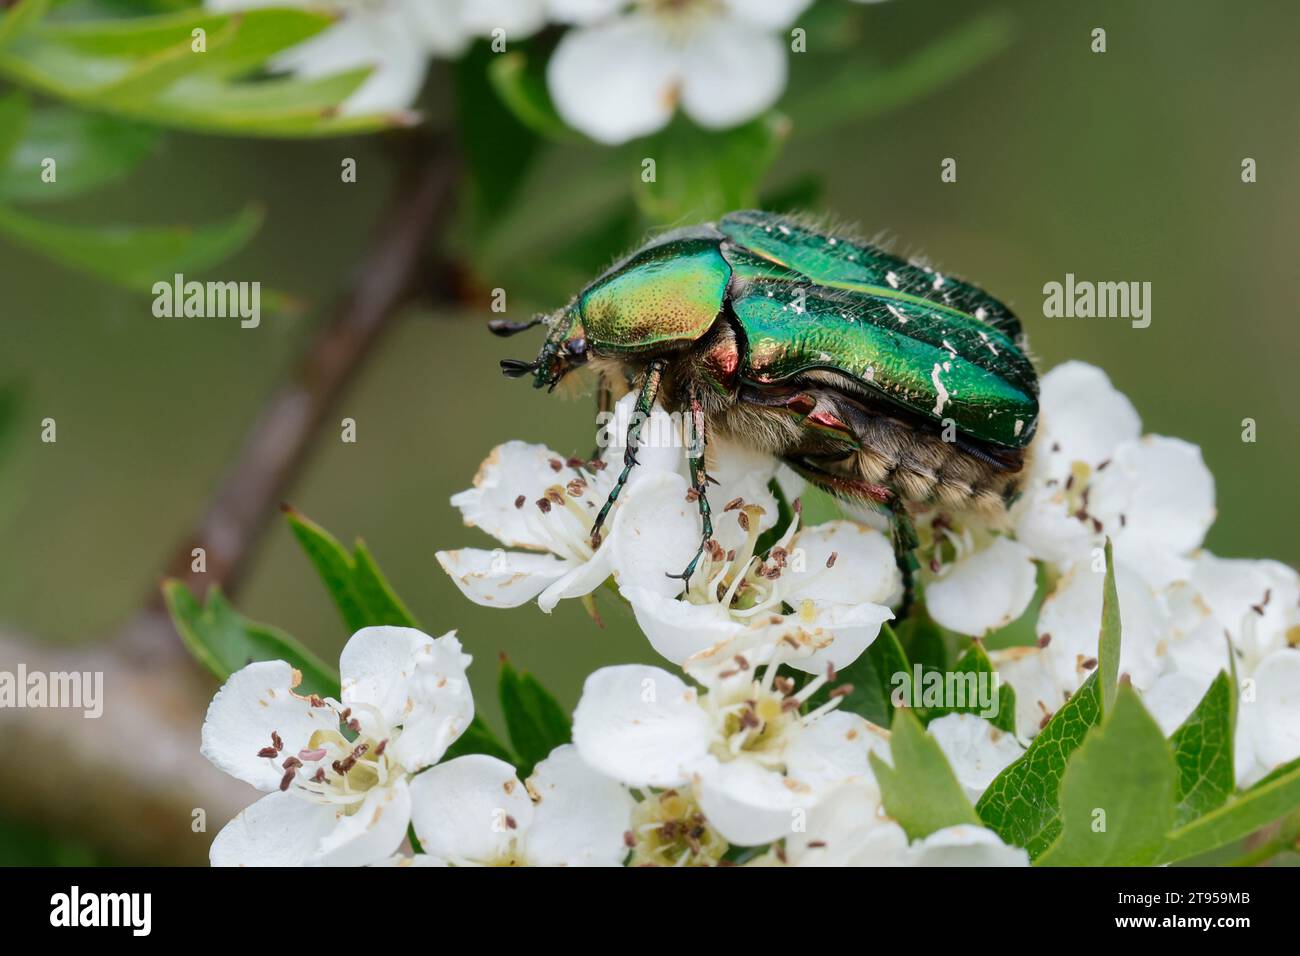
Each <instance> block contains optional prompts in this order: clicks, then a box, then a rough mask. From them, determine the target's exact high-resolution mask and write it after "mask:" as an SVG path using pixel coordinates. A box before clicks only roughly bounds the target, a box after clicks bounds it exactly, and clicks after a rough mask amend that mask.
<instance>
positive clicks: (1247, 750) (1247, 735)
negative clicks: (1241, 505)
mask: <svg viewBox="0 0 1300 956" xmlns="http://www.w3.org/2000/svg"><path fill="white" fill-rule="evenodd" d="M1175 598H1176V601H1177V604H1178V607H1179V611H1180V618H1190V622H1188V621H1185V620H1180V624H1181V629H1182V631H1183V632H1184V635H1185V636H1181V637H1179V638H1178V639H1175V640H1174V641H1172V642H1171V645H1170V648H1169V653H1168V654H1167V656H1166V667H1165V670H1164V672H1163V673H1162V674H1161V675H1160V677H1159V678H1158V679H1157V680H1156V682H1155V684H1154V685H1153V686H1152V687H1151V689H1150V690H1149V691H1148V692H1147V693H1146V694H1144V695H1143V701H1144V703H1145V704H1146V706H1147V708H1148V709H1149V710H1150V711H1151V713H1152V715H1153V716H1155V718H1156V720H1157V721H1158V722H1159V723H1160V725H1161V728H1162V729H1163V730H1165V732H1166V733H1172V732H1173V731H1174V730H1175V729H1176V728H1177V727H1178V726H1179V725H1180V724H1181V723H1182V722H1183V721H1184V720H1185V719H1186V718H1187V716H1188V715H1189V714H1190V713H1191V712H1192V710H1193V709H1194V708H1195V707H1196V705H1197V704H1198V703H1199V702H1200V699H1201V697H1202V696H1203V695H1204V694H1205V692H1206V690H1208V689H1209V686H1210V683H1211V682H1212V681H1213V680H1214V678H1215V677H1216V676H1217V674H1218V673H1219V672H1220V671H1226V670H1230V667H1231V666H1232V664H1234V663H1235V667H1236V674H1237V680H1238V684H1239V689H1240V694H1239V698H1238V707H1237V731H1236V738H1235V752H1234V757H1235V760H1234V766H1235V769H1236V774H1237V782H1238V783H1239V784H1240V785H1242V786H1248V785H1250V784H1252V783H1254V782H1255V781H1257V780H1259V779H1260V778H1262V777H1264V776H1265V775H1266V774H1267V773H1268V772H1269V771H1271V770H1273V769H1275V768H1276V767H1278V766H1280V765H1281V764H1283V763H1286V762H1287V761H1289V760H1293V759H1295V758H1296V757H1300V648H1297V647H1296V641H1297V639H1298V638H1300V610H1297V604H1298V603H1300V575H1297V574H1296V572H1295V571H1294V570H1292V569H1291V568H1288V567H1287V566H1286V565H1283V564H1279V563H1278V562H1276V561H1248V560H1233V559H1225V558H1218V557H1215V556H1214V555H1212V554H1210V553H1209V552H1204V551H1203V552H1201V553H1200V554H1198V555H1197V557H1196V559H1195V562H1194V567H1193V570H1192V578H1191V582H1190V583H1189V584H1188V585H1187V586H1186V587H1183V588H1180V589H1179V590H1178V591H1177V592H1176V593H1175ZM1229 646H1231V649H1232V654H1233V657H1234V660H1233V661H1229V658H1228V653H1229Z"/></svg>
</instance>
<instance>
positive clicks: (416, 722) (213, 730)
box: [202, 627, 474, 866]
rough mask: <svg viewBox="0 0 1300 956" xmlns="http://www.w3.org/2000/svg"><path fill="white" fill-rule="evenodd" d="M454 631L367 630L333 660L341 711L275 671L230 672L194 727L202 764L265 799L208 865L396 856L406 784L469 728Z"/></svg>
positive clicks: (225, 833)
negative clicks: (435, 635)
mask: <svg viewBox="0 0 1300 956" xmlns="http://www.w3.org/2000/svg"><path fill="white" fill-rule="evenodd" d="M469 663H470V657H469V655H467V654H464V653H462V652H461V646H460V642H459V641H458V640H457V639H456V636H455V632H451V633H448V634H445V635H443V636H442V637H439V638H436V639H435V638H432V637H429V636H428V635H427V634H424V633H422V632H420V631H417V630H415V629H414V628H407V627H366V628H362V629H361V630H359V631H357V632H356V634H354V635H352V638H351V639H350V640H349V641H348V643H347V644H346V645H345V646H344V648H343V652H342V654H341V656H340V658H339V670H340V673H341V674H342V692H341V694H340V697H341V700H335V699H333V698H321V697H317V696H314V695H312V696H302V695H300V694H298V693H296V692H295V691H294V688H295V687H297V686H298V685H299V684H300V683H301V681H302V675H301V674H300V673H299V672H298V671H297V670H295V669H294V668H292V667H290V666H289V665H288V664H287V663H285V662H284V661H260V662H257V663H253V664H249V665H248V666H247V667H244V668H242V669H241V670H239V671H237V672H235V673H234V674H232V675H231V676H230V679H229V680H227V681H226V683H225V684H224V685H223V686H222V688H221V689H220V690H219V691H217V695H216V696H215V697H214V698H213V699H212V703H211V705H210V706H209V707H208V713H207V717H206V718H205V719H204V722H203V743H202V753H203V755H204V756H205V757H207V758H208V760H210V761H212V763H213V764H214V765H215V766H216V767H218V768H219V769H221V770H224V771H225V772H226V773H228V774H230V775H232V776H234V777H238V778H239V779H240V780H243V781H245V782H247V783H250V784H252V785H253V786H254V787H256V788H258V789H259V790H262V791H266V792H267V796H264V797H262V798H261V799H260V800H258V801H257V802H256V803H254V804H253V805H252V806H250V807H248V808H247V809H245V810H244V811H242V812H241V813H240V814H239V815H238V816H236V817H235V818H234V819H233V820H232V821H230V823H228V824H227V825H226V826H225V827H224V828H223V829H222V830H221V832H220V833H219V834H217V837H216V839H215V840H214V841H213V843H212V849H211V852H210V856H211V861H212V864H213V865H214V866H292V865H327V866H362V865H365V864H369V863H378V862H380V861H382V860H384V859H386V858H388V857H389V856H391V855H392V854H393V853H394V851H396V850H397V848H398V846H400V845H401V843H402V840H403V839H404V838H405V836H406V828H407V824H408V823H409V822H410V819H411V791H410V786H409V781H410V778H411V776H412V775H413V774H415V773H417V772H418V771H420V770H421V769H423V768H425V767H428V766H431V765H433V764H435V763H437V762H438V761H439V760H440V759H441V758H442V755H443V754H444V753H445V752H446V750H447V748H448V747H449V746H450V745H451V744H452V743H453V742H454V741H455V740H456V738H457V737H459V736H460V734H461V733H462V732H463V731H464V730H465V728H466V727H467V726H469V723H470V721H471V720H473V717H474V701H473V697H472V695H471V693H470V687H469V681H468V679H467V678H466V675H465V668H466V667H468V666H469Z"/></svg>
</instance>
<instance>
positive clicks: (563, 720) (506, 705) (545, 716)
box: [499, 660, 572, 779]
mask: <svg viewBox="0 0 1300 956" xmlns="http://www.w3.org/2000/svg"><path fill="white" fill-rule="evenodd" d="M499 690H500V694H501V711H502V713H504V714H505V718H506V729H507V731H508V732H509V734H510V745H511V747H513V748H514V751H515V753H516V754H517V755H518V757H519V761H520V763H519V765H518V770H519V776H520V779H527V778H528V776H529V774H531V773H532V772H533V767H534V766H536V765H537V764H538V763H540V762H541V761H543V760H545V759H546V756H547V755H548V754H549V753H550V752H551V751H552V750H554V749H555V748H556V747H558V746H560V745H561V744H567V743H568V742H569V740H570V739H571V737H572V727H571V724H570V721H569V718H568V716H567V715H566V714H565V713H564V710H563V708H561V707H560V705H559V703H558V702H556V700H555V698H554V697H552V696H551V694H550V693H549V692H548V691H547V690H546V689H545V688H544V687H542V685H541V684H540V683H538V682H537V679H536V678H534V677H533V676H532V675H531V674H528V673H525V672H522V671H517V670H515V669H514V667H512V666H511V664H510V662H509V661H507V660H502V661H501V675H500V683H499Z"/></svg>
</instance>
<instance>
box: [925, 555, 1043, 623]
mask: <svg viewBox="0 0 1300 956" xmlns="http://www.w3.org/2000/svg"><path fill="white" fill-rule="evenodd" d="M947 533H948V534H950V535H952V540H953V542H954V543H955V544H956V547H957V555H958V557H957V559H956V561H954V562H952V563H951V564H947V565H944V566H943V568H942V569H941V572H940V575H941V576H939V577H937V578H936V579H935V580H933V581H931V582H930V583H929V584H927V585H926V587H925V606H926V609H927V610H928V611H929V612H930V617H932V618H934V620H935V622H936V623H938V624H940V625H942V626H943V627H946V628H948V629H949V630H953V631H957V632H958V633H959V634H968V635H970V636H971V637H983V636H984V635H985V634H987V633H989V632H990V631H996V630H998V629H999V628H1002V627H1006V626H1007V625H1008V624H1010V623H1011V622H1012V621H1014V620H1015V619H1016V618H1018V617H1020V615H1021V614H1023V613H1024V612H1025V608H1027V607H1029V602H1030V601H1031V600H1032V599H1033V597H1034V592H1035V591H1036V590H1037V587H1038V568H1037V566H1036V565H1035V564H1034V559H1033V556H1032V555H1031V554H1030V553H1029V549H1028V548H1026V547H1025V546H1024V545H1023V544H1021V543H1020V542H1019V541H1013V540H1011V539H1010V538H1005V537H998V538H994V539H993V541H992V543H991V544H989V546H988V547H987V548H985V549H984V550H982V551H976V550H975V549H974V545H973V544H972V541H971V537H970V533H969V532H967V533H966V535H965V536H964V537H962V538H959V537H958V536H956V535H955V534H953V533H952V532H951V531H949V532H947Z"/></svg>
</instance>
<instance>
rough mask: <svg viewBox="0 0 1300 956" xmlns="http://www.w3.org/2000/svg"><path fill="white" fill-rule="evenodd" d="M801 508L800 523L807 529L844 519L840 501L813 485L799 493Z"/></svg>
mask: <svg viewBox="0 0 1300 956" xmlns="http://www.w3.org/2000/svg"><path fill="white" fill-rule="evenodd" d="M799 508H800V511H799V515H800V518H799V523H800V525H802V526H803V527H805V528H808V527H811V526H812V525H815V524H825V523H826V522H827V521H838V520H840V519H841V518H843V517H844V512H843V511H842V510H841V509H840V503H839V500H838V499H837V498H836V497H835V496H834V495H832V494H830V493H829V492H825V491H822V490H821V489H820V488H817V487H814V486H813V485H808V486H807V487H805V488H804V490H803V491H801V492H800V493H799Z"/></svg>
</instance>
